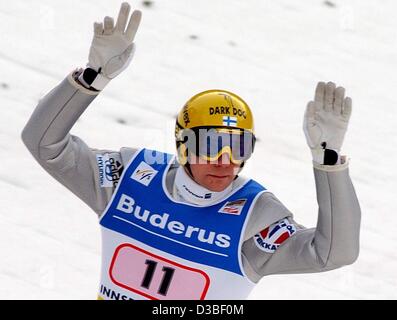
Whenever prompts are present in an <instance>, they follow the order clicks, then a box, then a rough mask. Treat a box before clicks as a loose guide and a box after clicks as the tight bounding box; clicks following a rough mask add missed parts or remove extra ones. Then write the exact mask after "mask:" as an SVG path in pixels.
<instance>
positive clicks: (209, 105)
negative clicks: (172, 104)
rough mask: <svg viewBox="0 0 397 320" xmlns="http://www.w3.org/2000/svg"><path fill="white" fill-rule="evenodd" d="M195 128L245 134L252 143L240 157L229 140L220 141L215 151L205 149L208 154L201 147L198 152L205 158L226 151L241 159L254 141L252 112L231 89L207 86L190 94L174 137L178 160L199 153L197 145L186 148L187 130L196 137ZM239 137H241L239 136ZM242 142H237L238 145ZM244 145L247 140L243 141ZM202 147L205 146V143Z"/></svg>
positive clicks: (230, 133)
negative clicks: (226, 142)
mask: <svg viewBox="0 0 397 320" xmlns="http://www.w3.org/2000/svg"><path fill="white" fill-rule="evenodd" d="M198 129H214V130H215V131H216V132H217V133H219V134H222V133H225V134H228V135H230V136H233V137H235V136H238V137H243V136H244V137H245V138H246V137H247V136H248V141H249V143H250V144H251V147H250V148H249V150H248V151H246V155H245V156H243V157H239V156H238V151H239V150H237V151H235V150H233V145H230V144H229V145H227V144H222V145H220V146H219V148H216V150H215V152H208V154H204V153H205V150H204V151H203V152H201V153H200V156H201V157H204V158H206V159H207V160H216V159H218V158H219V157H220V156H221V155H222V154H223V153H228V154H229V156H230V159H231V160H232V162H234V163H242V162H243V161H244V160H246V159H248V158H249V156H250V155H251V154H252V151H253V147H254V144H255V135H254V119H253V115H252V112H251V109H250V108H249V106H248V104H247V103H246V102H245V101H244V100H243V99H241V98H240V97H239V96H237V95H236V94H234V93H232V92H229V91H225V90H207V91H204V92H201V93H198V94H196V95H195V96H193V97H192V98H190V99H189V100H188V101H187V102H186V104H185V105H184V107H183V108H182V110H181V111H180V112H179V113H178V116H177V119H176V124H175V139H176V145H177V149H178V157H179V161H180V162H181V163H182V164H185V163H186V162H187V157H188V153H190V152H193V153H194V154H196V155H198V153H199V151H198V149H196V150H189V148H188V147H187V145H186V131H189V130H190V131H191V130H193V131H194V132H195V133H196V134H197V135H196V137H198V132H197V130H198ZM207 138H208V137H207V136H206V139H207ZM239 140H241V139H240V138H239ZM197 141H198V140H197ZM242 145H243V144H241V145H240V144H239V148H240V149H241V146H242ZM246 145H247V143H245V146H246ZM243 146H244V145H243ZM203 148H204V149H205V148H206V146H204V147H203ZM190 149H192V148H190ZM235 149H237V147H236V148H235Z"/></svg>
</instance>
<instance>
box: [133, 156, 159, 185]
mask: <svg viewBox="0 0 397 320" xmlns="http://www.w3.org/2000/svg"><path fill="white" fill-rule="evenodd" d="M157 173H158V171H157V170H154V169H153V168H152V167H151V166H149V165H148V164H147V163H146V162H143V161H141V163H140V164H139V165H138V167H137V168H136V169H135V171H134V172H133V174H132V175H131V179H133V180H135V181H137V182H139V183H141V184H143V185H144V186H148V185H149V184H150V182H151V181H152V180H153V178H154V177H155V176H156V174H157Z"/></svg>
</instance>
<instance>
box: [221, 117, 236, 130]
mask: <svg viewBox="0 0 397 320" xmlns="http://www.w3.org/2000/svg"><path fill="white" fill-rule="evenodd" d="M223 125H225V126H228V127H235V126H237V118H236V117H230V116H224V117H223Z"/></svg>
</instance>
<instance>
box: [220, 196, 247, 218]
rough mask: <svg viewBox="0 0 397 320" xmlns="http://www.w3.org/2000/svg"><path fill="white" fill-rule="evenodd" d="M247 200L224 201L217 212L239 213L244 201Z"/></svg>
mask: <svg viewBox="0 0 397 320" xmlns="http://www.w3.org/2000/svg"><path fill="white" fill-rule="evenodd" d="M246 202H247V199H238V200H234V201H228V202H226V203H225V204H224V205H223V207H222V208H220V209H219V211H218V212H220V213H226V214H234V215H237V216H238V215H240V213H241V211H242V210H243V208H244V205H245V203H246Z"/></svg>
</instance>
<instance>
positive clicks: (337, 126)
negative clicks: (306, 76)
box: [303, 82, 352, 164]
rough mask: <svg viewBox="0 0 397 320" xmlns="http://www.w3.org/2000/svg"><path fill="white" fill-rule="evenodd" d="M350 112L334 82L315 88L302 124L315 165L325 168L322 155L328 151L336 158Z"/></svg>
mask: <svg viewBox="0 0 397 320" xmlns="http://www.w3.org/2000/svg"><path fill="white" fill-rule="evenodd" d="M351 112H352V100H351V98H349V97H345V89H344V88H343V87H337V88H336V86H335V84H334V83H333V82H328V83H327V84H325V83H324V82H319V83H318V84H317V88H316V93H315V97H314V101H310V102H309V103H308V105H307V108H306V112H305V116H304V121H303V131H304V133H305V136H306V140H307V144H308V145H309V147H310V149H311V151H312V155H313V160H314V161H315V162H317V163H320V164H324V157H325V152H328V151H329V150H333V151H335V152H337V153H338V154H339V152H340V150H341V148H342V144H343V139H344V136H345V133H346V131H347V127H348V124H349V119H350V115H351ZM326 164H327V163H326Z"/></svg>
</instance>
